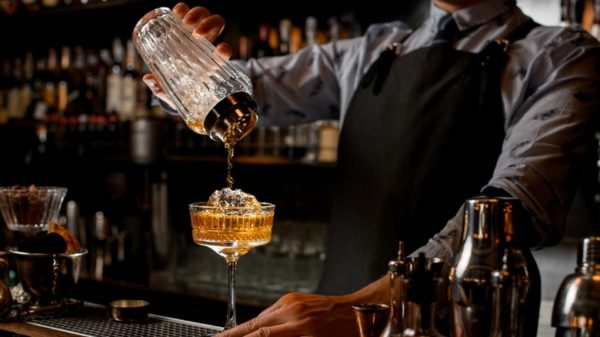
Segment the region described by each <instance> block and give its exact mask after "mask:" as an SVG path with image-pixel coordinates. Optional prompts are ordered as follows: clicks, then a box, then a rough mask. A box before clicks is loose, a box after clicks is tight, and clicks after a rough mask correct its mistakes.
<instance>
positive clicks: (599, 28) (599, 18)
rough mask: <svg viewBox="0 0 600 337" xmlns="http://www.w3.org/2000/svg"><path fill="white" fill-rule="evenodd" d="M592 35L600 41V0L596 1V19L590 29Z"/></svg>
mask: <svg viewBox="0 0 600 337" xmlns="http://www.w3.org/2000/svg"><path fill="white" fill-rule="evenodd" d="M590 34H592V35H593V36H594V37H595V38H596V39H598V40H600V0H594V19H593V21H592V26H591V27H590Z"/></svg>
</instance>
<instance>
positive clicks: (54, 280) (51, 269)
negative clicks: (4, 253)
mask: <svg viewBox="0 0 600 337" xmlns="http://www.w3.org/2000/svg"><path fill="white" fill-rule="evenodd" d="M87 252H88V251H87V249H84V248H82V249H80V250H79V251H77V252H72V253H63V254H47V253H28V252H22V251H19V250H17V249H16V248H11V249H8V253H9V255H10V256H11V258H13V259H14V261H15V264H16V267H17V276H18V278H19V280H20V281H21V284H22V286H23V289H24V290H25V291H26V292H27V293H28V294H29V295H31V304H33V305H40V306H45V305H51V304H57V303H59V302H60V301H62V300H64V299H66V298H68V296H70V295H71V294H72V293H73V290H74V289H75V286H76V285H77V281H78V280H79V273H80V270H81V263H82V260H83V259H82V258H83V256H84V255H85V254H87Z"/></svg>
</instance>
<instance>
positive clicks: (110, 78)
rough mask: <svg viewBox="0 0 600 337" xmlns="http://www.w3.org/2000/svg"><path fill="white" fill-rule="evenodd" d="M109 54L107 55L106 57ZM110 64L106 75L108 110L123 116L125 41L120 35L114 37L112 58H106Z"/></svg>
mask: <svg viewBox="0 0 600 337" xmlns="http://www.w3.org/2000/svg"><path fill="white" fill-rule="evenodd" d="M106 56H107V55H105V57H106ZM104 61H105V62H107V63H108V64H109V70H108V74H107V76H106V112H107V113H108V114H115V115H117V116H119V118H121V117H122V116H121V114H122V111H121V99H122V97H121V94H122V89H123V77H122V73H121V66H122V64H123V43H122V42H121V39H120V38H119V37H115V38H114V39H113V44H112V58H111V59H110V60H108V59H106V60H104Z"/></svg>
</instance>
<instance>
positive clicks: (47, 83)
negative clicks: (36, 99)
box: [37, 48, 58, 120]
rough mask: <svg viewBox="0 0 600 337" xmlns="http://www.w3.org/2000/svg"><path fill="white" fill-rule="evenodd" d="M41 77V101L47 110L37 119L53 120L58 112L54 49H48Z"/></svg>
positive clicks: (55, 54) (56, 63)
mask: <svg viewBox="0 0 600 337" xmlns="http://www.w3.org/2000/svg"><path fill="white" fill-rule="evenodd" d="M41 76H42V78H43V81H44V84H43V88H42V100H43V102H44V103H45V104H46V109H47V110H46V111H45V112H44V116H37V117H38V118H42V119H47V120H54V119H55V118H56V116H57V111H58V60H57V51H56V49H54V48H49V49H48V57H47V58H46V68H45V69H44V70H43V71H42V73H41ZM40 113H41V111H40Z"/></svg>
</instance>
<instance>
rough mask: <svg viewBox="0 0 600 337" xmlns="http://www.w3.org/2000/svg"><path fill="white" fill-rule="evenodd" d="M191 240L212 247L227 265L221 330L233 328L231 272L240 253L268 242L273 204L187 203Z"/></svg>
mask: <svg viewBox="0 0 600 337" xmlns="http://www.w3.org/2000/svg"><path fill="white" fill-rule="evenodd" d="M189 208H190V216H191V222H192V236H193V238H194V242H195V243H196V244H198V245H201V246H206V247H208V248H210V249H212V250H214V251H215V252H216V253H217V254H219V255H221V256H223V257H224V258H225V262H226V264H227V279H228V292H227V319H226V321H225V326H224V329H225V330H226V329H229V328H232V327H234V326H235V325H236V324H237V322H236V312H235V272H236V267H237V261H238V259H239V257H240V256H242V255H244V254H246V253H248V252H249V251H250V250H252V249H253V248H254V247H258V246H262V245H265V244H267V243H269V242H270V241H271V229H272V227H273V217H274V215H275V205H273V204H270V203H266V202H261V203H260V207H239V206H213V205H209V204H208V203H207V202H195V203H191V204H190V205H189Z"/></svg>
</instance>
